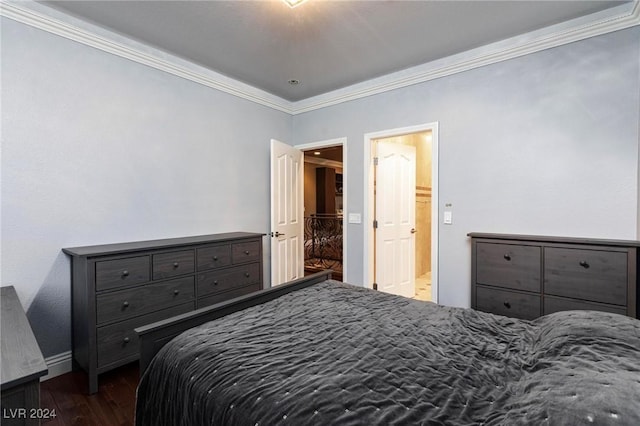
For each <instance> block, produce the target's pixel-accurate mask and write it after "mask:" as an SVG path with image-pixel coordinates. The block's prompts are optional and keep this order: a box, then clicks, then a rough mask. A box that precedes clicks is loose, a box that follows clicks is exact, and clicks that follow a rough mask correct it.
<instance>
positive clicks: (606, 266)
mask: <svg viewBox="0 0 640 426" xmlns="http://www.w3.org/2000/svg"><path fill="white" fill-rule="evenodd" d="M544 277H545V278H544V291H545V293H546V294H552V295H555V296H566V297H571V298H575V299H582V300H587V301H593V302H602V303H609V304H613V305H626V304H627V280H628V277H627V252H622V251H605V250H589V249H570V248H558V247H546V248H545V250H544Z"/></svg>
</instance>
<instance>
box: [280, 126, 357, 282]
mask: <svg viewBox="0 0 640 426" xmlns="http://www.w3.org/2000/svg"><path fill="white" fill-rule="evenodd" d="M340 145H342V280H343V281H345V282H347V265H348V262H347V252H348V250H347V247H348V246H347V234H348V232H347V216H348V213H347V212H348V211H349V210H348V209H347V206H348V204H347V202H348V199H347V194H348V193H349V191H348V190H347V188H348V185H347V182H348V173H347V138H346V137H342V138H335V139H327V140H322V141H316V142H308V143H303V144H298V145H294V146H293V147H294V148H296V149H299V150H301V151H310V150H312V149H319V148H330V147H333V146H340ZM303 164H304V155H303ZM301 202H302V207H304V198H303V199H302V200H301ZM303 244H304V241H303Z"/></svg>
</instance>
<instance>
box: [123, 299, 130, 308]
mask: <svg viewBox="0 0 640 426" xmlns="http://www.w3.org/2000/svg"><path fill="white" fill-rule="evenodd" d="M122 307H124V308H128V307H129V302H127V301H126V300H125V301H124V303H123V304H122Z"/></svg>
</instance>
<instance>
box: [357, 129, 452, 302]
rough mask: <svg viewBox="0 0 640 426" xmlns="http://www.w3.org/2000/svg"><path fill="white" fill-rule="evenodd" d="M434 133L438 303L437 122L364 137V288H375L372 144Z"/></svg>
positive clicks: (434, 292)
mask: <svg viewBox="0 0 640 426" xmlns="http://www.w3.org/2000/svg"><path fill="white" fill-rule="evenodd" d="M427 131H431V155H432V159H431V300H432V301H433V302H435V303H438V247H439V236H438V224H439V220H440V218H439V208H438V206H439V202H438V195H439V182H438V159H439V155H438V152H439V151H438V137H439V136H438V122H437V121H435V122H431V123H425V124H418V125H415V126H408V127H399V128H395V129H388V130H381V131H377V132H371V133H365V135H364V155H363V157H364V166H363V170H364V191H363V195H364V206H365V211H364V214H363V221H362V223H363V224H364V225H365V231H364V247H365V250H364V253H363V259H362V263H363V278H364V283H363V284H364V287H367V288H373V276H374V265H375V258H374V250H373V246H374V242H375V239H374V232H373V219H374V217H373V212H374V201H375V198H374V193H373V191H374V185H373V180H374V164H373V157H374V150H373V149H372V144H373V141H374V140H375V139H382V138H390V137H394V136H401V135H409V134H413V133H421V132H427Z"/></svg>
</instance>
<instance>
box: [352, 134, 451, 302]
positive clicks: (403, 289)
mask: <svg viewBox="0 0 640 426" xmlns="http://www.w3.org/2000/svg"><path fill="white" fill-rule="evenodd" d="M437 136H438V134H437V123H431V124H426V125H421V126H413V127H407V128H402V129H392V130H388V131H383V132H376V133H369V134H367V135H365V159H366V161H367V163H366V166H365V174H366V179H365V184H366V189H365V196H366V197H367V200H366V204H367V205H368V209H367V212H366V214H365V222H364V223H367V224H372V225H371V226H370V227H368V229H369V231H368V232H366V233H365V243H366V245H365V247H367V248H368V250H367V253H366V254H365V274H366V275H365V283H366V284H365V285H367V284H368V286H369V287H372V288H376V289H378V290H382V291H389V292H391V293H395V294H401V295H404V296H408V297H413V298H416V299H420V300H430V301H433V302H437V299H438V297H437V294H438V292H437V258H438V253H437V247H438V244H437V242H438V239H437V224H438V209H437V206H438V203H437V176H438V173H437V158H438V156H437V152H438V151H437ZM394 146H396V147H397V149H394V148H393V147H394ZM382 147H386V148H384V149H380V148H382ZM401 147H403V148H402V151H406V148H410V150H411V151H409V152H414V154H412V155H414V156H415V157H414V158H415V172H413V171H412V172H411V173H412V174H413V173H415V175H413V176H410V177H404V178H402V177H401V175H402V173H399V174H397V177H395V178H391V180H390V181H389V178H388V177H385V176H386V174H388V173H389V172H388V168H389V166H388V165H386V164H385V163H384V159H381V158H379V153H380V152H383V153H386V154H384V155H385V156H388V152H392V153H393V152H394V151H398V152H400V151H401V149H400V148H401ZM400 168H401V169H403V170H405V171H406V170H407V169H410V164H409V163H406V164H405V165H403V166H401V167H400ZM378 180H380V182H379V181H378ZM385 182H386V183H385ZM389 182H391V183H389ZM381 185H392V186H393V185H396V189H397V190H395V191H388V190H387V191H385V190H384V189H383V187H382V186H381ZM398 193H404V194H405V195H404V196H400V197H401V198H400V199H402V200H404V201H403V202H404V203H410V208H405V210H406V211H407V213H399V215H400V216H402V217H406V218H409V219H406V220H405V219H402V220H400V219H399V220H398V225H397V226H396V228H397V229H399V231H398V232H399V234H398V236H397V243H396V244H395V246H394V244H393V243H392V244H388V238H387V236H386V235H385V233H387V234H388V231H387V230H386V229H384V227H383V224H382V223H381V222H380V220H382V219H381V217H383V216H385V215H387V216H388V215H389V214H388V212H386V211H379V210H380V207H379V206H382V209H386V208H387V206H389V205H390V204H394V203H395V204H396V205H399V204H401V202H399V201H398ZM390 197H395V198H390ZM384 220H385V221H387V220H386V219H384ZM403 220H404V221H408V222H411V223H408V224H403V223H401V222H403ZM387 222H388V221H387ZM403 226H404V230H402V229H403ZM402 232H404V234H406V235H401V234H402ZM411 234H412V235H411ZM387 246H390V247H397V248H395V249H392V250H386V248H387ZM389 253H393V254H394V256H393V258H390V256H389ZM403 256H404V259H403V258H402V257H403ZM390 270H392V272H393V273H390V272H389V271H390ZM403 274H404V275H403ZM407 275H410V276H407ZM391 276H394V277H395V278H393V280H395V281H396V282H395V283H390V282H388V281H389V280H390V277H391ZM381 280H382V281H384V282H382V283H381ZM409 281H410V282H409ZM408 286H410V288H411V290H407V288H408ZM408 291H409V292H410V293H408Z"/></svg>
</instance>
